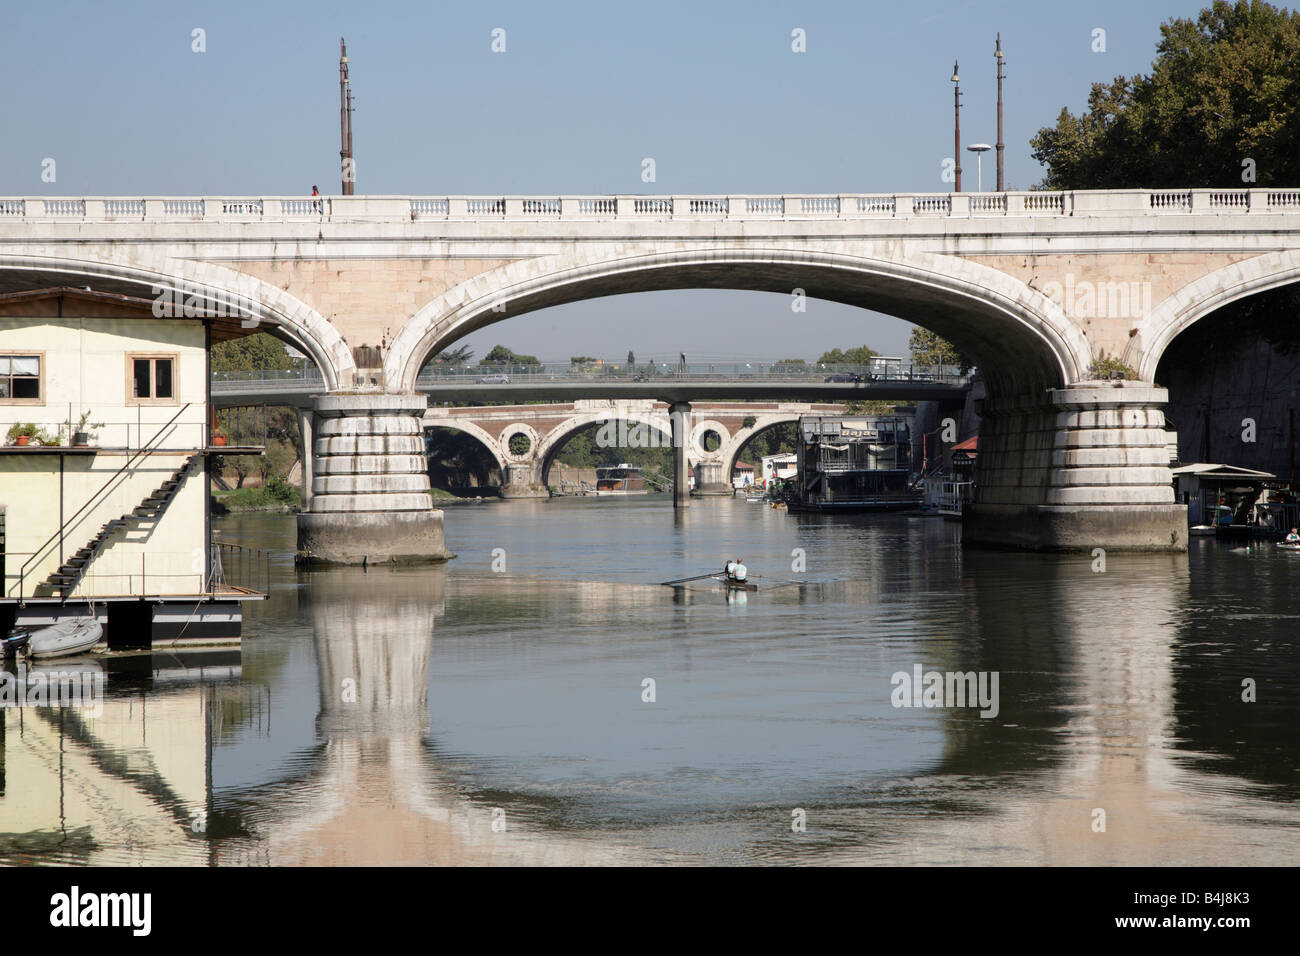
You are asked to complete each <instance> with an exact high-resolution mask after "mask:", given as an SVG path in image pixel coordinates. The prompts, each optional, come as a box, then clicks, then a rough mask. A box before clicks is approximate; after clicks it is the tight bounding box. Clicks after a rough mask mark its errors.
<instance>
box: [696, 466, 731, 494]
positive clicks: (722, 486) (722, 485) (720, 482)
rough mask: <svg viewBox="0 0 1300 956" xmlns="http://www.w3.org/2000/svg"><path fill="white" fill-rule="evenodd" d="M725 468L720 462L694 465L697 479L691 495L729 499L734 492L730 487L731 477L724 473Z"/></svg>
mask: <svg viewBox="0 0 1300 956" xmlns="http://www.w3.org/2000/svg"><path fill="white" fill-rule="evenodd" d="M726 470H727V466H726V463H725V462H722V461H702V462H700V463H699V464H698V465H696V471H697V479H696V482H695V491H694V492H693V494H696V495H699V496H701V497H707V496H710V495H723V496H726V497H728V498H729V497H731V496H732V495H734V494H735V493H736V490H735V489H734V488H732V487H731V481H730V478H731V476H730V475H728V474H727V473H726Z"/></svg>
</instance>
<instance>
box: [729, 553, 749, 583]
mask: <svg viewBox="0 0 1300 956" xmlns="http://www.w3.org/2000/svg"><path fill="white" fill-rule="evenodd" d="M744 562H745V559H744V558H737V559H736V563H735V564H734V565H732V568H731V579H732V580H733V581H743V580H745V575H746V574H748V573H749V571H748V569H747V568H746V567H745V564H744Z"/></svg>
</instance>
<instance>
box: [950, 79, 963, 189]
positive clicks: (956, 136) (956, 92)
mask: <svg viewBox="0 0 1300 956" xmlns="http://www.w3.org/2000/svg"><path fill="white" fill-rule="evenodd" d="M952 148H953V153H954V154H955V160H956V163H957V170H956V172H957V182H956V187H955V188H954V189H953V192H958V193H959V192H961V77H960V76H958V75H957V61H956V60H953V61H952Z"/></svg>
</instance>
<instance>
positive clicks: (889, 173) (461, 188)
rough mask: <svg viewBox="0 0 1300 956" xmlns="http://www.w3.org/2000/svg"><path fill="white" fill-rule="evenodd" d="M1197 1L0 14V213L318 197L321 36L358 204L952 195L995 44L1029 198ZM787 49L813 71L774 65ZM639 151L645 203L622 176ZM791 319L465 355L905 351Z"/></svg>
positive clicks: (343, 6)
mask: <svg viewBox="0 0 1300 956" xmlns="http://www.w3.org/2000/svg"><path fill="white" fill-rule="evenodd" d="M1208 2H1209V0H1204V2H1196V3H1181V4H1179V3H1168V2H1134V0H1129V2H1110V0H1092V2H1089V3H1087V4H1079V3H1070V4H1059V3H1050V2H1047V3H1044V2H1022V3H1009V4H994V3H981V2H974V0H972V2H957V3H934V2H913V3H896V2H895V3H875V2H861V0H859V2H822V3H817V2H808V3H777V2H764V0H747V2H710V0H695V2H647V3H629V2H622V0H617V2H614V0H608V2H567V0H550V2H545V3H542V2H537V0H531V2H518V3H468V2H445V3H443V2H436V0H435V2H430V0H425V2H420V3H416V2H404V0H403V2H399V0H394V2H384V0H370V2H366V3H357V2H347V3H344V2H337V0H324V2H312V3H307V2H303V3H285V2H277V0H258V2H251V0H214V2H203V3H188V2H184V0H181V2H171V0H169V2H153V0H117V2H113V3H101V2H94V0H82V2H67V0H64V2H60V0H43V2H41V3H20V2H18V0H7V2H5V3H4V6H3V10H2V11H0V78H3V80H4V89H5V90H6V91H7V92H8V97H7V103H6V108H5V109H4V111H3V114H4V115H3V121H2V125H0V143H2V144H3V145H2V146H0V194H3V195H10V196H13V195H22V196H44V195H74V196H75V195H218V194H222V195H286V194H288V195H292V194H305V193H309V192H310V190H311V186H312V185H313V184H316V185H319V186H320V187H321V191H322V192H324V193H327V194H335V193H337V192H338V191H339V174H338V41H339V37H340V36H345V37H346V38H347V41H348V53H349V56H350V58H351V69H352V83H353V89H354V91H355V96H356V107H357V112H356V115H355V134H354V139H355V147H356V164H357V192H359V193H372V194H387V195H394V194H396V195H448V194H451V195H457V194H494V193H495V194H503V193H504V194H536V195H555V194H561V193H569V194H572V193H583V194H605V193H645V192H656V193H705V194H709V193H712V194H718V193H782V192H805V193H837V192H890V191H896V190H897V191H946V190H948V189H950V188H951V185H950V184H948V183H944V182H943V181H942V180H941V178H940V176H941V172H942V163H943V160H944V159H945V158H946V157H949V156H951V154H952V145H953V143H952V139H953V131H952V84H951V82H949V77H950V75H951V73H952V63H953V60H954V59H955V58H956V59H960V61H961V76H962V84H961V85H962V94H963V95H962V100H963V109H962V139H963V143H964V144H970V143H974V142H981V141H982V142H986V143H994V142H996V139H997V130H996V109H995V105H996V80H995V78H996V72H995V67H994V59H993V45H994V35H995V33H997V32H998V31H999V30H1000V31H1001V33H1002V44H1003V49H1004V51H1005V52H1006V57H1007V67H1006V74H1007V80H1006V84H1005V99H1006V133H1005V139H1006V144H1007V149H1006V179H1007V186H1008V187H1009V188H1027V187H1028V186H1030V185H1031V184H1033V183H1035V182H1037V181H1038V180H1039V179H1040V178H1041V177H1042V169H1041V168H1040V167H1039V166H1038V164H1037V163H1035V162H1034V160H1033V158H1032V156H1031V155H1030V151H1029V145H1028V141H1029V138H1030V137H1031V136H1032V135H1033V134H1034V132H1035V131H1036V130H1037V129H1039V128H1040V127H1042V126H1045V125H1050V124H1051V123H1053V122H1054V120H1055V118H1056V115H1057V113H1058V112H1059V111H1060V109H1061V107H1062V106H1069V107H1070V108H1071V109H1073V110H1076V111H1077V110H1078V109H1080V108H1081V107H1082V106H1083V104H1084V103H1085V102H1086V98H1087V94H1088V89H1089V85H1090V84H1091V83H1093V82H1097V81H1108V80H1110V79H1111V78H1112V77H1113V76H1115V75H1118V74H1125V75H1132V74H1133V73H1138V72H1145V71H1146V70H1148V69H1149V67H1150V63H1151V60H1152V59H1153V58H1154V55H1155V45H1156V42H1157V41H1158V39H1159V25H1160V23H1161V22H1162V21H1164V20H1166V19H1168V18H1170V17H1174V16H1194V15H1195V13H1196V12H1197V11H1198V10H1199V9H1200V8H1201V7H1202V6H1205V5H1207V4H1208ZM497 28H500V29H502V30H504V31H505V34H504V40H505V52H502V53H494V52H493V51H492V43H493V30H495V29H497ZM1098 28H1100V29H1102V30H1104V31H1105V52H1094V51H1093V47H1094V45H1096V44H1095V40H1094V30H1096V29H1098ZM196 29H201V30H202V31H204V33H203V42H204V45H205V46H206V50H205V51H204V52H201V53H198V52H194V50H193V46H194V45H195V40H194V39H193V31H194V30H196ZM795 29H801V30H803V31H804V35H805V37H806V52H803V53H795V52H794V51H793V50H792V43H793V42H794V41H793V40H792V31H794V30H795ZM47 157H49V158H53V159H54V160H55V163H56V166H55V169H56V176H57V179H56V181H55V182H53V183H47V182H43V181H42V179H41V172H42V161H43V160H44V159H45V158H47ZM646 157H651V158H653V159H654V160H655V167H656V181H655V182H654V183H649V184H647V183H644V182H642V180H641V171H642V160H643V159H644V158H646ZM992 157H993V154H992V153H989V154H986V156H985V157H984V184H985V187H986V188H992V185H993V183H994V173H993V167H994V162H993V158H992ZM972 159H973V157H972V156H971V155H970V154H967V155H966V157H965V158H964V159H963V163H962V165H963V179H964V180H965V182H964V183H963V185H964V186H965V188H966V189H968V190H973V189H974V188H975V185H976V183H975V179H976V171H975V163H974V162H973V161H972ZM795 318H796V317H795V316H793V315H792V313H791V311H790V306H789V299H788V297H786V296H778V295H770V294H763V293H743V292H716V291H714V292H708V291H697V292H692V291H684V292H672V293H651V294H641V295H634V296H619V297H613V298H606V299H599V300H595V301H592V302H587V303H578V304H574V305H570V306H564V307H560V308H556V309H550V310H546V311H545V312H544V313H535V314H533V315H528V316H521V317H517V318H514V319H510V320H507V321H506V322H503V323H501V324H499V325H497V326H494V327H492V328H489V329H486V330H483V331H481V332H478V333H475V334H474V335H472V336H470V337H469V339H467V341H468V342H469V343H470V344H471V345H472V346H474V347H475V349H476V350H477V351H478V353H479V354H480V355H481V354H482V353H483V352H486V351H487V349H488V348H490V347H491V345H492V344H494V343H495V342H498V341H499V342H502V343H503V344H506V345H508V346H509V347H511V348H513V349H515V350H516V351H520V352H531V353H534V354H538V355H540V356H541V357H543V358H547V359H567V358H568V357H569V356H570V355H574V354H579V353H581V354H593V355H599V356H610V357H622V356H623V355H625V354H626V352H627V350H628V349H629V348H632V349H635V350H636V352H637V357H638V359H640V360H642V361H644V360H645V359H648V358H652V357H653V358H658V357H659V355H660V354H662V355H663V357H664V358H665V359H675V358H676V355H677V353H678V352H679V351H682V350H685V351H686V352H687V353H688V358H690V359H692V360H695V359H700V360H707V359H713V358H718V359H721V358H730V357H745V358H751V357H752V358H769V359H770V358H780V357H787V356H789V357H795V356H798V357H804V358H816V357H817V355H818V354H820V353H821V352H822V351H824V350H825V349H828V348H832V347H835V346H840V347H849V346H855V345H861V344H867V345H871V346H872V347H873V348H876V349H877V350H879V351H882V352H885V353H886V354H905V350H906V341H907V333H908V330H909V328H910V327H909V326H907V325H906V324H905V323H902V322H900V321H898V320H894V319H890V318H887V317H882V316H876V315H874V314H872V313H867V312H864V311H862V310H858V309H852V308H848V307H844V306H838V305H834V304H831V303H824V302H812V303H810V304H809V309H808V313H807V315H806V316H800V317H798V319H799V321H797V322H796V321H794V319H795Z"/></svg>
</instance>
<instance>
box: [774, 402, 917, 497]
mask: <svg viewBox="0 0 1300 956" xmlns="http://www.w3.org/2000/svg"><path fill="white" fill-rule="evenodd" d="M796 455H797V456H798V475H797V476H796V480H795V491H794V495H793V496H792V497H791V498H790V500H789V508H790V511H792V512H794V511H803V512H832V511H837V512H842V511H848V512H853V511H895V510H903V509H908V508H915V507H917V506H918V505H919V504H920V503H921V493H920V492H919V491H918V490H916V489H915V488H913V487H912V480H911V467H912V422H911V419H910V418H908V417H905V416H878V417H877V416H872V417H861V418H858V417H855V418H845V417H838V416H825V415H804V416H803V417H801V418H800V419H799V444H798V448H797V449H796Z"/></svg>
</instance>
